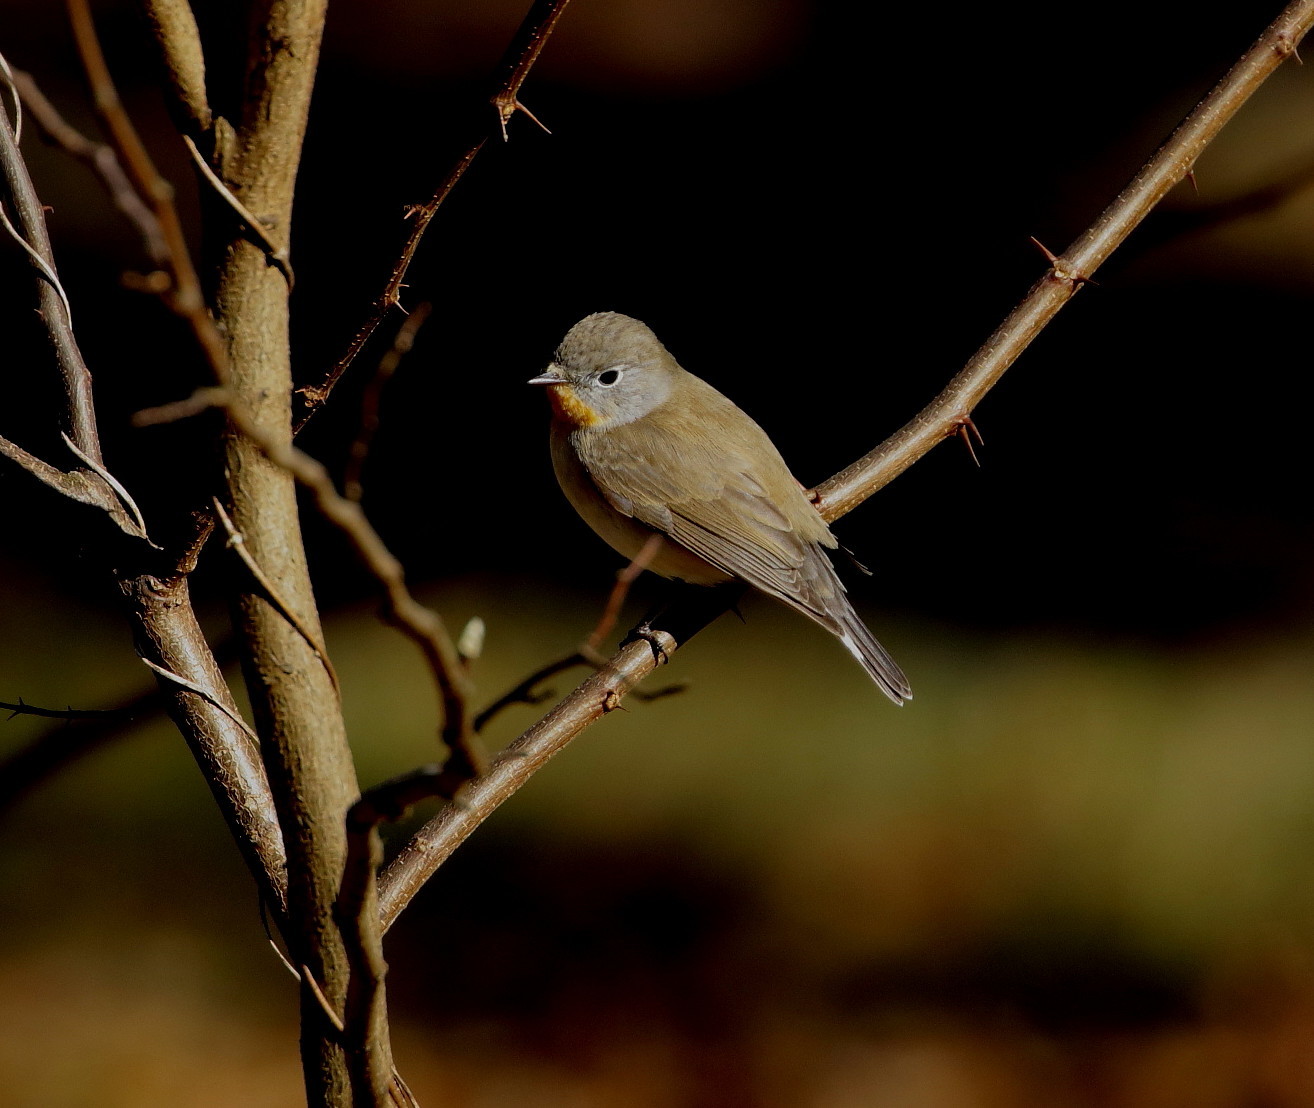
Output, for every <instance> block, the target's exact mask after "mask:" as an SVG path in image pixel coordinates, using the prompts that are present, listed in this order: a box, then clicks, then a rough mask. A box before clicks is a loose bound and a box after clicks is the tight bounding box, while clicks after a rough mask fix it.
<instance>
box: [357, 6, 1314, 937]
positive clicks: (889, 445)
mask: <svg viewBox="0 0 1314 1108" xmlns="http://www.w3.org/2000/svg"><path fill="white" fill-rule="evenodd" d="M1311 25H1314V0H1295V2H1294V3H1292V4H1290V5H1288V7H1287V8H1286V9H1285V10H1284V11H1283V12H1282V14H1281V15H1280V16H1279V17H1278V18H1277V20H1276V21H1275V22H1274V23H1273V24H1272V25H1270V26H1269V28H1268V29H1267V30H1266V31H1265V32H1264V33H1263V34H1262V35H1261V36H1260V38H1259V39H1258V41H1257V42H1256V43H1255V45H1254V46H1252V47H1251V48H1250V50H1248V51H1247V52H1246V53H1245V54H1244V55H1243V56H1242V58H1241V59H1240V60H1239V61H1238V62H1237V63H1236V65H1234V66H1233V67H1232V69H1231V70H1230V71H1229V72H1228V74H1227V75H1226V76H1225V77H1224V78H1223V80H1222V81H1221V82H1220V83H1219V84H1218V85H1217V86H1215V88H1214V89H1213V90H1211V91H1210V93H1209V94H1208V95H1207V96H1206V97H1205V98H1204V99H1203V100H1202V101H1201V102H1200V104H1199V105H1198V106H1197V107H1196V108H1195V110H1193V111H1192V112H1191V114H1190V115H1189V116H1187V118H1186V119H1185V120H1184V121H1183V122H1182V124H1181V125H1180V126H1179V127H1178V128H1177V130H1176V131H1174V132H1173V134H1172V136H1171V137H1170V138H1169V139H1168V141H1167V142H1166V143H1165V144H1164V145H1163V146H1162V147H1161V148H1160V149H1159V151H1158V152H1157V153H1156V154H1155V155H1154V157H1153V158H1151V159H1150V161H1148V162H1147V163H1146V164H1145V166H1144V168H1142V170H1141V171H1140V172H1139V173H1138V174H1137V175H1136V177H1135V179H1134V180H1133V181H1132V183H1131V184H1130V185H1128V186H1127V188H1126V189H1124V190H1123V191H1122V192H1121V193H1120V194H1119V195H1118V197H1117V199H1115V200H1114V202H1113V203H1112V204H1110V205H1109V207H1108V208H1107V209H1105V211H1104V213H1103V214H1102V215H1101V216H1100V217H1099V218H1098V219H1097V220H1096V222H1095V223H1094V225H1093V226H1092V227H1091V228H1090V229H1089V230H1088V231H1087V232H1086V233H1085V234H1083V235H1082V236H1081V237H1080V238H1079V239H1078V240H1077V241H1076V242H1075V243H1074V244H1073V245H1072V246H1071V247H1070V248H1069V249H1068V250H1067V251H1065V252H1064V254H1063V255H1062V256H1061V257H1060V258H1059V259H1058V260H1057V262H1056V263H1055V264H1054V265H1053V266H1052V267H1051V269H1050V271H1049V272H1048V273H1047V274H1046V275H1045V276H1044V277H1043V278H1041V280H1040V281H1039V282H1037V284H1036V285H1035V286H1033V287H1032V289H1031V291H1030V292H1029V293H1028V294H1027V296H1026V298H1025V299H1024V300H1023V301H1022V303H1021V304H1019V305H1018V307H1017V308H1015V309H1014V310H1013V311H1012V312H1011V313H1010V314H1009V316H1008V318H1007V319H1006V320H1005V321H1004V322H1003V324H1001V325H1000V327H999V328H998V329H997V330H996V331H995V333H994V334H993V335H991V336H990V338H989V339H988V340H987V341H986V343H985V345H984V346H983V347H982V348H981V350H980V351H978V352H977V354H976V355H975V356H974V357H973V358H972V359H971V360H970V361H969V362H968V364H967V365H966V366H965V367H964V369H963V370H962V371H960V372H959V373H958V374H957V375H956V376H955V377H954V378H953V379H952V380H951V381H950V382H949V384H948V385H947V386H946V387H945V389H944V390H943V391H942V392H941V393H940V394H939V396H937V397H936V398H935V399H934V400H933V401H932V402H931V403H930V404H929V405H928V406H927V407H926V408H924V409H923V410H922V411H921V412H920V413H919V414H918V415H917V417H916V418H914V419H913V420H911V421H910V422H909V423H908V424H906V425H905V426H904V427H903V428H901V429H900V430H899V431H897V432H895V434H894V435H892V436H891V437H890V438H889V439H887V440H886V441H885V442H884V443H882V444H881V445H880V446H879V447H877V448H876V449H875V450H873V451H871V452H870V453H869V454H867V455H865V456H864V457H863V458H860V459H859V460H858V461H857V462H855V463H853V465H851V466H849V467H848V468H847V469H845V470H843V471H842V472H840V473H838V474H836V475H835V476H834V477H832V478H831V479H830V480H828V481H825V482H823V483H822V484H821V485H819V486H818V487H817V489H816V490H815V496H814V502H815V503H817V506H818V510H819V511H820V512H821V513H822V515H823V516H824V517H825V518H826V519H827V520H834V519H838V518H839V517H840V516H842V515H844V514H845V513H847V512H849V511H851V510H852V509H853V508H855V507H856V506H857V505H858V504H860V503H862V501H864V500H865V499H867V497H869V496H871V495H872V493H874V492H875V491H876V490H877V489H880V488H882V487H884V486H885V485H886V484H888V483H889V482H890V481H891V480H893V479H894V478H895V477H896V476H898V475H899V474H900V473H902V472H903V471H904V470H905V469H907V468H908V467H909V466H910V465H912V464H913V463H914V462H915V461H916V460H917V459H918V458H920V457H921V456H922V455H924V454H925V453H926V452H927V451H929V450H930V449H931V448H932V447H934V446H935V445H936V444H937V443H940V442H942V441H944V439H945V438H946V437H949V436H952V435H953V434H955V433H956V431H957V428H958V427H959V426H961V425H962V421H963V419H964V418H965V417H967V416H969V415H970V414H971V411H972V409H973V408H974V407H975V406H976V404H977V403H979V401H980V400H981V398H982V397H983V396H984V395H985V394H986V392H987V391H988V390H989V389H990V387H991V386H992V385H993V384H994V383H995V381H997V380H998V379H999V377H1000V376H1001V375H1002V374H1003V372H1004V370H1005V369H1007V367H1008V366H1009V365H1011V364H1012V362H1013V361H1014V360H1015V359H1016V358H1017V356H1018V355H1019V354H1020V353H1021V352H1022V350H1024V349H1025V348H1026V346H1027V344H1028V343H1030V342H1031V340H1032V339H1034V338H1035V336H1036V335H1037V334H1038V333H1039V332H1040V330H1041V329H1042V328H1043V327H1044V325H1045V324H1046V323H1048V322H1049V320H1050V319H1052V318H1053V316H1054V315H1055V313H1056V312H1057V311H1058V310H1059V308H1061V307H1062V306H1063V305H1064V304H1065V303H1067V301H1068V300H1069V299H1071V297H1072V295H1073V293H1075V292H1076V290H1077V289H1078V288H1079V287H1080V286H1081V284H1082V283H1083V282H1085V281H1086V280H1087V279H1089V277H1090V275H1091V274H1092V273H1093V272H1094V270H1095V268H1096V267H1097V266H1098V265H1099V264H1100V263H1101V262H1103V261H1104V260H1105V259H1106V258H1107V257H1108V256H1109V254H1111V253H1112V251H1113V250H1114V248H1115V247H1116V246H1117V245H1118V244H1119V243H1121V242H1122V241H1123V240H1124V239H1125V238H1126V237H1127V235H1128V234H1130V232H1131V230H1132V229H1133V228H1134V227H1135V226H1136V224H1137V223H1139V222H1140V221H1141V220H1143V219H1144V218H1145V216H1146V215H1148V214H1149V212H1150V210H1151V209H1152V208H1153V207H1154V205H1155V203H1157V202H1158V200H1159V199H1161V198H1162V197H1163V196H1164V194H1165V193H1167V191H1168V190H1169V189H1170V188H1171V187H1172V186H1173V185H1174V184H1175V183H1176V182H1177V181H1180V180H1181V179H1182V178H1183V177H1184V176H1185V174H1186V173H1187V171H1188V170H1189V169H1190V168H1191V166H1192V165H1193V164H1194V162H1195V160H1196V158H1198V157H1199V155H1200V152H1201V151H1202V150H1203V149H1204V147H1205V146H1206V145H1207V144H1208V142H1209V141H1210V140H1211V139H1213V137H1214V136H1215V135H1216V134H1217V133H1218V132H1219V130H1221V128H1222V127H1223V125H1224V124H1225V123H1226V122H1227V121H1228V120H1229V119H1230V118H1231V117H1232V116H1233V115H1234V114H1235V113H1236V111H1237V109H1238V108H1240V106H1241V105H1242V104H1243V103H1245V101H1246V99H1247V98H1248V97H1249V96H1250V95H1251V94H1252V93H1253V92H1254V91H1255V89H1257V88H1258V87H1259V85H1260V84H1261V83H1262V82H1263V81H1264V79H1265V78H1266V77H1268V76H1269V74H1271V73H1272V72H1273V71H1274V70H1275V69H1276V68H1277V67H1278V66H1279V65H1280V64H1281V63H1282V61H1283V60H1285V59H1286V58H1287V57H1289V56H1290V55H1291V54H1292V53H1293V51H1294V50H1295V47H1296V44H1297V43H1298V42H1299V41H1300V39H1301V38H1303V37H1304V36H1305V34H1306V33H1308V31H1309V29H1310V27H1311ZM727 607H728V604H727V599H726V598H725V597H720V596H716V595H715V591H714V590H709V591H708V595H706V596H704V597H691V598H690V599H689V600H688V601H687V602H686V603H685V604H682V605H680V606H678V607H677V608H676V609H673V610H672V611H671V612H670V613H668V615H667V618H666V621H665V625H664V628H663V629H664V630H665V631H667V632H669V638H670V640H671V641H670V643H669V645H666V646H665V653H666V654H668V655H669V654H671V653H673V652H674V651H675V650H676V649H677V648H678V646H679V645H681V644H682V643H684V642H686V641H687V640H688V639H689V638H690V637H691V636H692V635H694V634H696V633H697V632H698V631H699V630H700V629H701V628H703V627H704V626H706V625H707V623H709V622H710V621H711V620H712V619H715V618H716V616H718V615H720V614H721V613H722V612H723V611H725V610H726V608H727ZM656 666H657V660H656V656H655V652H654V651H653V650H651V649H649V647H648V646H647V644H645V643H642V642H636V643H631V644H630V645H628V646H626V647H623V648H622V649H621V650H620V651H619V652H618V653H617V654H616V655H615V656H614V657H613V658H612V659H611V661H610V662H609V663H608V665H607V666H606V667H605V668H603V669H602V670H599V671H598V672H597V673H596V674H594V675H593V676H592V677H590V678H588V679H587V680H586V681H584V682H583V684H581V685H580V686H579V687H578V688H577V689H576V690H575V691H574V692H573V693H571V694H570V695H569V696H567V697H566V698H565V699H564V700H562V701H561V702H560V703H558V704H557V705H556V706H555V707H554V708H553V709H552V710H551V711H550V712H548V714H547V715H545V716H544V717H543V718H542V719H541V720H539V722H538V723H536V724H535V725H534V726H533V727H531V728H530V729H529V730H528V731H526V732H525V733H524V734H523V735H521V736H520V738H519V739H517V740H516V741H515V742H514V743H512V744H511V747H510V748H509V750H508V752H507V753H506V754H504V755H503V756H501V757H500V758H498V759H496V760H495V761H494V764H493V766H492V768H491V769H490V770H489V772H488V773H487V774H485V775H484V776H482V777H481V778H479V779H478V780H477V781H473V782H471V783H470V784H469V785H468V786H467V787H466V789H465V791H464V792H463V794H462V797H463V801H464V803H462V804H461V805H459V806H458V805H448V806H447V807H446V808H445V809H444V810H443V811H442V812H440V813H439V814H438V815H437V816H435V817H434V818H433V819H432V820H430V821H429V822H428V823H427V824H426V825H425V826H424V827H423V828H421V829H420V831H419V832H418V833H417V834H416V835H415V836H414V837H413V838H412V839H411V841H410V842H409V843H408V844H407V845H406V846H405V847H404V848H403V850H402V851H401V852H400V853H399V854H398V855H397V857H396V858H394V859H393V861H392V863H391V864H390V865H389V866H388V867H387V868H386V869H385V870H384V872H383V874H382V875H381V877H380V881H379V903H380V913H381V918H382V920H383V925H384V927H385V929H386V928H387V927H389V926H391V925H392V923H393V921H394V920H395V919H396V918H397V916H398V915H399V914H400V912H401V911H402V909H403V908H404V907H405V906H406V904H407V903H408V902H409V901H410V899H411V897H412V896H414V895H415V892H416V891H417V890H418V889H419V888H420V887H421V886H422V885H423V884H424V882H425V881H426V880H427V879H428V878H429V876H430V875H432V874H433V873H434V871H435V870H436V869H437V868H438V867H439V866H440V865H441V864H442V863H443V861H445V860H446V859H447V858H448V857H449V856H450V855H451V853H452V851H454V850H455V849H456V848H457V847H458V846H459V845H460V844H461V843H462V842H464V841H465V839H466V838H467V837H468V836H469V835H470V834H471V833H472V832H473V831H474V829H475V828H476V827H478V826H479V824H481V823H482V822H483V821H484V820H485V819H487V818H488V816H489V815H491V814H492V812H493V811H495V810H496V809H497V807H498V806H499V805H500V804H501V803H502V802H503V801H505V800H506V799H508V798H509V797H510V796H512V795H513V794H514V793H515V792H516V791H517V790H518V789H519V788H520V787H521V786H522V785H523V784H525V782H527V781H528V780H529V779H530V778H531V777H532V776H533V775H534V773H536V772H537V771H538V770H539V769H540V768H542V766H544V765H545V764H546V763H547V762H548V761H549V760H550V759H551V758H552V757H554V756H555V755H556V754H557V753H559V752H560V751H561V750H563V749H564V748H565V746H566V745H567V744H568V743H569V742H570V741H571V740H572V739H573V738H575V737H576V736H577V735H579V734H580V733H581V732H582V731H583V730H584V729H585V728H586V727H588V726H589V725H590V724H591V723H594V722H595V721H596V720H598V719H600V718H601V717H602V716H603V715H605V714H606V713H607V712H608V711H611V710H612V709H613V708H615V707H616V706H617V705H618V704H619V702H620V699H621V698H622V697H623V696H624V695H625V693H626V692H627V691H628V690H630V689H631V688H633V687H634V685H635V684H637V683H638V682H639V681H640V680H642V679H643V678H644V677H646V676H647V675H648V674H649V673H651V672H652V671H653V670H654V669H655V668H656Z"/></svg>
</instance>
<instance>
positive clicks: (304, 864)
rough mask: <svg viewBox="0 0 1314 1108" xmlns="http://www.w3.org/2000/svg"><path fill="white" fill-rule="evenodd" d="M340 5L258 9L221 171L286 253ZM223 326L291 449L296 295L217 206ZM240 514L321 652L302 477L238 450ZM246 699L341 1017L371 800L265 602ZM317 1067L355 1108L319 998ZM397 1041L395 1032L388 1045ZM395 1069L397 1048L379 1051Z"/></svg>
mask: <svg viewBox="0 0 1314 1108" xmlns="http://www.w3.org/2000/svg"><path fill="white" fill-rule="evenodd" d="M325 6H326V0H259V2H257V3H255V4H254V5H253V11H252V17H251V31H250V36H251V37H250V40H249V47H248V59H249V65H248V69H247V73H246V85H245V89H244V96H243V102H242V116H241V118H240V119H239V120H237V121H235V123H236V126H229V125H227V124H225V125H223V126H216V128H215V135H214V137H215V149H214V158H213V165H214V169H215V171H216V173H217V174H218V176H219V177H220V178H221V179H222V180H223V182H224V184H225V185H226V186H227V188H228V189H229V190H231V192H232V193H233V194H234V195H235V196H237V197H238V198H239V199H240V200H241V202H242V203H243V205H244V206H245V207H246V208H247V209H248V210H250V211H252V212H254V213H256V214H257V216H258V217H259V218H260V219H261V220H262V222H264V223H265V224H266V225H267V226H269V227H272V228H273V229H274V231H275V234H276V235H277V236H278V237H279V238H280V239H282V241H283V244H284V245H286V243H287V241H288V238H289V229H290V225H291V220H292V200H293V189H294V185H295V181H296V173H297V167H298V164H299V161H300V156H301V145H302V141H303V138H304V134H305V125H306V118H307V114H308V111H309V105H310V94H311V89H312V86H313V83H314V77H315V70H316V66H317V63H318V55H319V44H320V38H321V35H322V32H323V25H324V17H325ZM208 216H209V217H210V219H211V220H212V221H213V223H212V226H211V234H210V236H209V238H210V242H211V243H212V244H214V246H213V253H212V255H211V258H210V262H211V264H212V266H213V269H214V271H215V273H216V275H217V276H216V285H215V288H214V292H213V300H212V304H213V311H214V315H215V320H216V322H217V323H218V325H219V328H220V330H221V332H222V333H223V334H224V335H225V337H226V338H227V342H228V381H227V384H228V386H229V388H230V389H231V392H232V394H233V395H234V396H235V397H236V402H237V404H238V405H240V407H241V409H242V411H243V413H244V418H245V419H247V420H249V421H250V422H251V423H252V425H253V426H255V427H257V428H258V429H259V431H260V434H261V437H262V438H264V439H266V440H269V441H273V442H276V443H280V444H290V442H291V436H292V426H291V393H292V368H291V355H290V350H289V338H288V286H287V282H286V281H285V280H284V278H283V276H282V275H281V274H280V272H279V271H278V270H277V269H276V268H273V267H271V266H270V265H269V264H268V262H267V260H266V256H265V254H264V252H263V251H262V250H260V249H259V248H258V247H256V246H253V245H252V244H251V243H250V242H248V241H247V239H246V237H245V235H244V234H243V232H242V229H241V225H240V223H239V222H238V221H237V220H236V219H235V218H234V217H233V216H232V214H231V213H230V212H229V211H227V210H225V209H223V208H221V207H219V206H217V205H213V206H211V207H210V208H209V209H208ZM224 460H225V469H226V473H227V482H228V500H229V512H230V514H231V516H232V518H233V522H234V525H235V526H236V527H237V529H238V530H239V531H240V532H241V533H242V535H243V536H244V538H245V542H246V548H247V550H248V551H249V552H250V554H251V556H252V558H253V559H254V560H255V561H256V562H257V563H258V564H259V565H260V566H261V568H262V569H263V570H264V572H265V574H266V575H267V576H268V577H269V579H270V580H271V582H272V583H273V585H274V587H275V589H276V590H277V593H278V595H279V596H281V597H282V598H283V600H284V602H285V603H286V604H288V605H290V606H291V607H292V608H293V609H294V610H295V611H296V612H297V613H298V614H299V617H300V621H301V623H302V624H303V626H305V627H308V628H309V629H310V630H311V632H312V634H313V635H314V637H315V638H317V639H318V638H320V637H321V630H320V625H319V618H318V613H317V611H316V607H315V600H314V595H313V592H312V588H311V583H310V577H309V573H308V571H307V566H306V556H305V550H304V546H303V542H302V536H301V529H300V521H299V516H298V511H297V500H296V488H295V483H294V479H293V477H292V475H291V474H290V473H289V472H288V471H287V470H285V469H284V468H282V467H281V466H279V465H277V464H275V463H274V462H272V461H271V460H270V459H269V458H268V457H267V456H266V453H265V451H264V450H262V449H261V447H260V446H259V445H258V444H256V443H255V442H253V441H252V439H251V438H250V437H249V436H247V435H243V434H240V433H237V432H230V434H229V435H228V437H227V440H226V442H225V446H224ZM235 608H236V620H237V623H238V630H239V634H240V636H241V638H242V640H243V642H244V644H245V650H244V658H243V667H244V672H245V676H246V684H247V689H248V693H249V695H250V699H251V702H252V706H253V709H254V711H255V713H256V718H257V721H258V723H259V725H260V732H261V735H262V738H263V741H264V745H265V761H266V766H267V769H268V772H269V777H270V784H271V787H272V788H273V791H274V797H275V802H276V803H277V804H278V806H279V812H280V816H281V821H282V826H283V835H284V843H285V846H286V849H287V855H288V871H289V872H288V904H289V916H290V919H291V926H290V928H289V932H288V933H287V936H286V937H287V940H288V942H289V945H290V946H291V948H292V952H293V957H294V960H295V961H296V962H297V963H298V964H300V965H303V966H305V967H306V968H307V971H308V973H309V975H311V976H313V978H314V980H315V982H317V983H318V986H319V987H320V988H321V989H322V991H323V993H324V996H325V997H326V999H327V1001H328V1003H329V1004H330V1005H331V1006H332V1007H333V1009H335V1010H336V1011H341V1010H342V1008H343V1006H344V1004H345V1000H346V988H347V980H348V976H349V966H348V960H347V956H346V953H345V951H344V948H343V943H342V939H341V936H340V934H339V931H338V928H337V925H336V923H335V921H334V917H333V902H334V898H335V896H336V895H337V890H338V885H339V881H340V878H341V875H342V872H343V866H344V863H345V861H346V854H347V850H346V830H345V823H344V820H345V816H346V813H347V809H348V808H349V807H350V805H351V804H352V802H353V801H354V800H355V799H356V796H357V794H358V791H359V790H358V788H357V784H356V774H355V769H354V766H353V764H352V759H351V752H350V750H349V748H348V746H347V741H346V732H345V726H344V723H343V719H342V712H341V709H340V706H339V704H338V695H337V690H336V689H335V688H334V686H333V683H332V680H331V679H330V676H329V674H328V671H327V670H326V669H325V667H324V666H323V664H322V663H321V661H320V659H319V658H317V657H316V656H315V652H314V650H313V649H312V648H311V647H310V646H309V645H308V643H307V640H306V637H305V635H304V634H302V632H301V631H299V630H298V629H297V628H296V627H294V626H292V625H291V624H290V623H289V622H288V620H287V619H286V618H284V616H283V614H282V613H281V612H280V611H279V610H278V609H277V608H276V607H275V606H273V605H272V604H270V602H269V601H268V599H267V598H266V596H265V595H264V593H263V590H260V589H256V588H251V589H247V590H245V591H243V592H241V593H240V594H239V595H238V596H237V597H236V600H235ZM301 1011H302V1064H303V1068H304V1071H305V1077H306V1085H307V1094H308V1097H309V1099H310V1102H311V1103H312V1104H321V1103H329V1104H338V1103H349V1101H350V1096H351V1093H350V1087H349V1086H350V1081H349V1075H348V1068H347V1064H346V1059H345V1055H344V1052H343V1050H342V1047H341V1044H340V1042H339V1039H338V1035H337V1032H336V1030H335V1029H334V1028H333V1026H332V1024H331V1022H330V1021H329V1020H328V1019H327V1017H326V1015H325V1013H324V1011H323V1008H322V1007H321V1004H320V1001H319V999H318V998H316V997H315V996H314V995H313V988H312V986H311V984H310V983H309V982H306V983H305V984H304V985H303V989H302V1005H301ZM380 1033H381V1034H384V1032H382V1031H381V1032H380ZM377 1047H378V1050H379V1051H380V1053H381V1055H382V1057H383V1060H384V1064H385V1065H388V1066H390V1064H391V1058H390V1052H389V1051H388V1049H387V1044H386V1037H385V1038H384V1041H383V1042H381V1043H379V1044H377Z"/></svg>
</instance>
